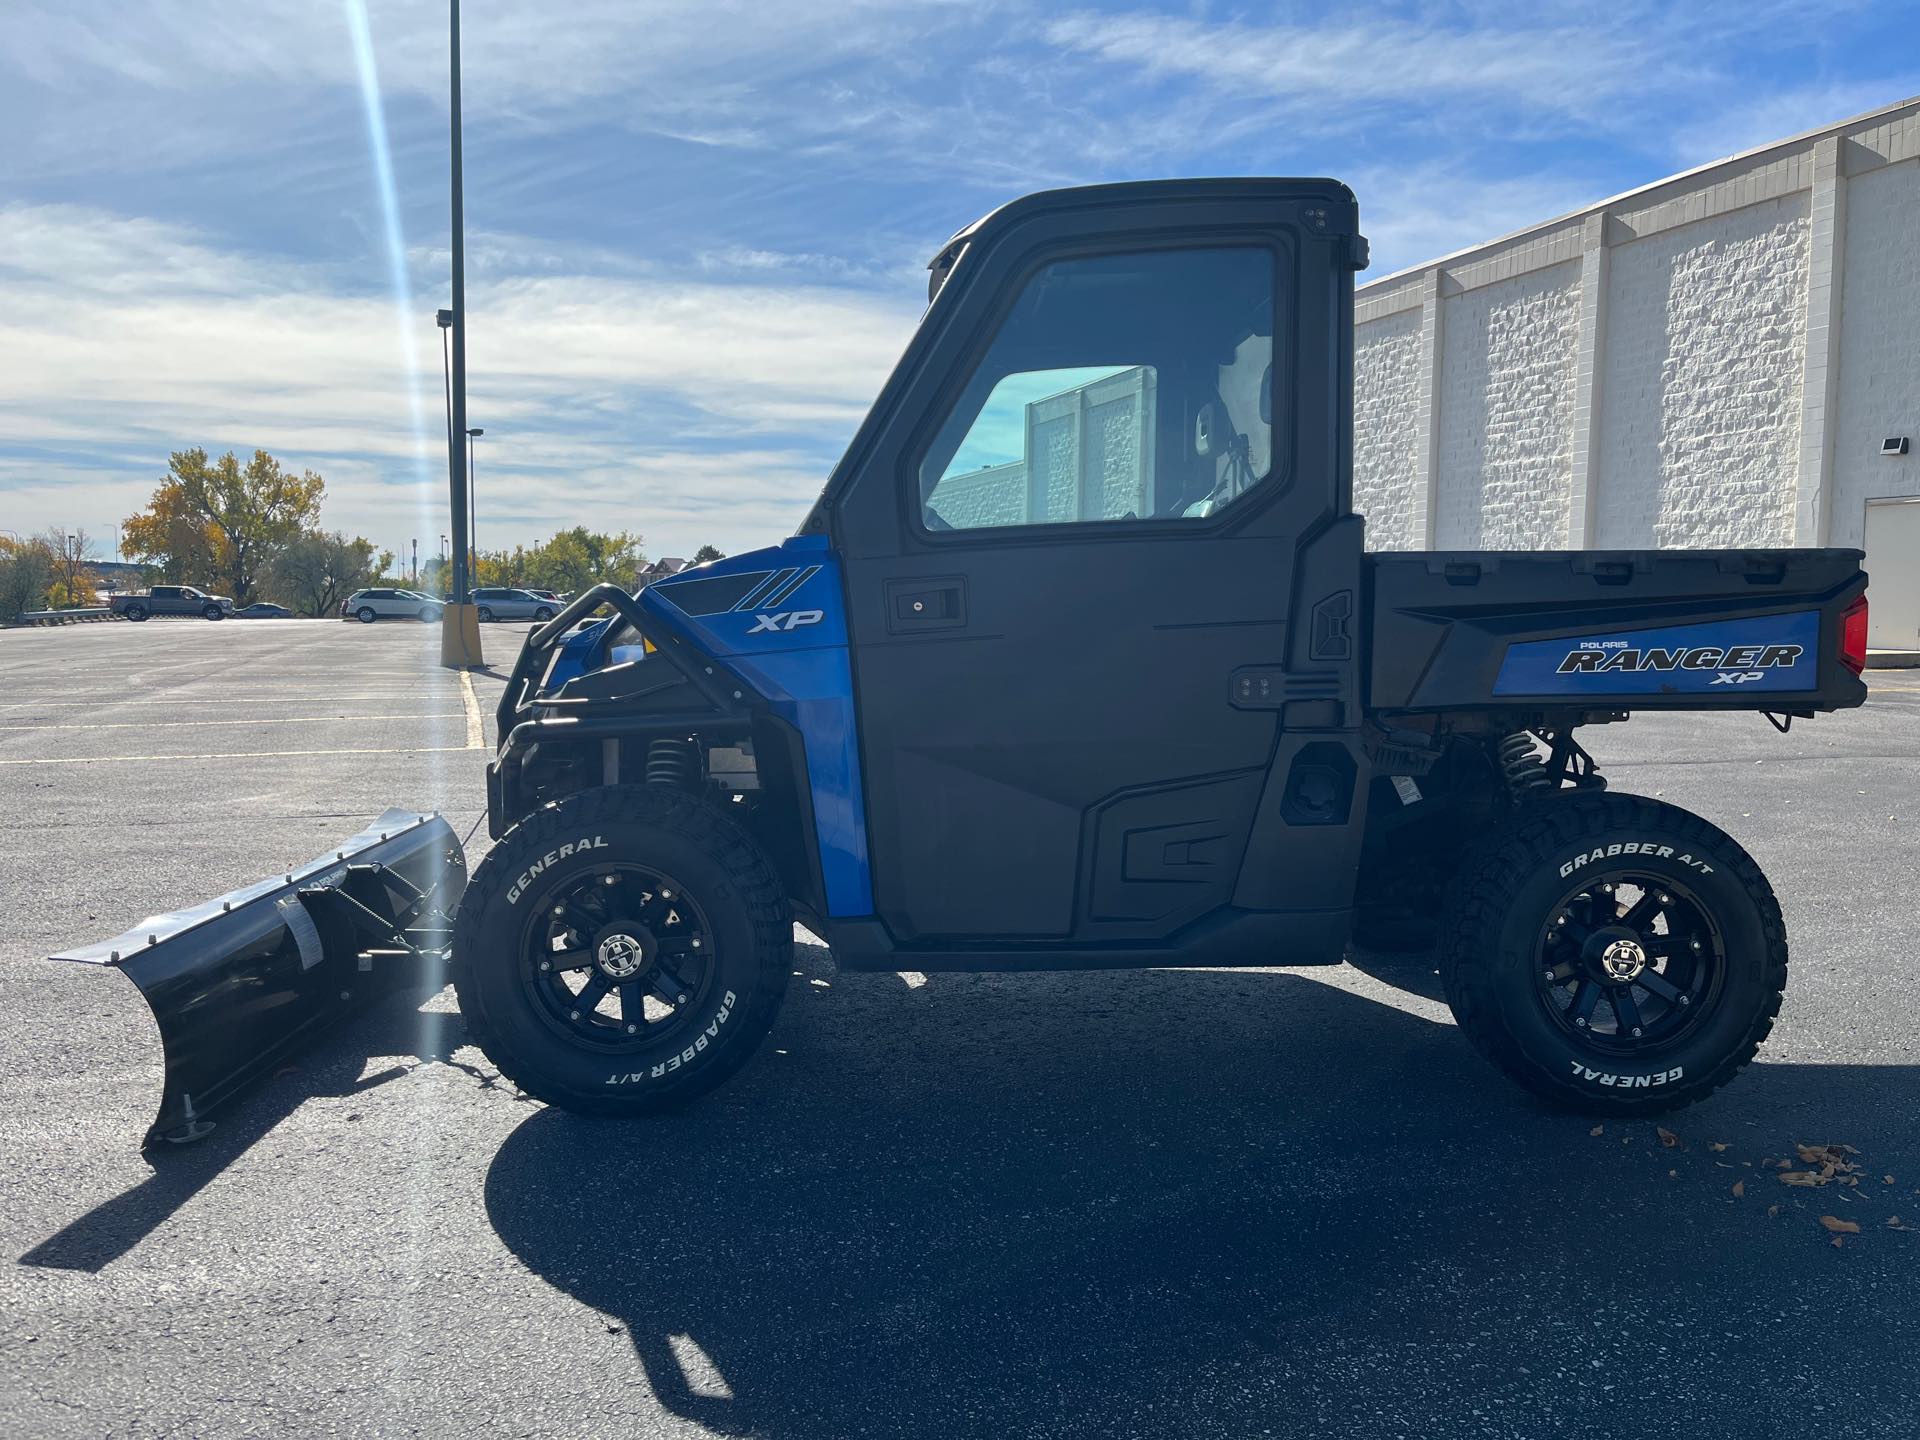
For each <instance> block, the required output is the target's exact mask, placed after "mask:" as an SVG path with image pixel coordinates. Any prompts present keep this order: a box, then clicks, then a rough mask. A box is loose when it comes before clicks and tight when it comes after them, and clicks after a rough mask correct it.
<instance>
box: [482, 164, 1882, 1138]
mask: <svg viewBox="0 0 1920 1440" xmlns="http://www.w3.org/2000/svg"><path fill="white" fill-rule="evenodd" d="M1365 263H1366V242H1365V240H1364V239H1362V237H1361V236H1360V234H1359V231H1358V229H1357V216H1356V210H1355V204H1354V198H1353V195H1352V194H1351V193H1350V192H1349V191H1348V190H1347V189H1346V187H1345V186H1343V185H1340V184H1337V183H1335V182H1333V181H1329V180H1215V181H1192V182H1168V183H1152V184H1130V185H1113V186H1102V187H1098V188H1092V189H1081V190H1067V191H1058V192H1053V193H1049V194H1040V195H1034V196H1031V197H1029V198H1027V199H1024V200H1021V201H1018V202H1016V203H1014V204H1012V205H1009V206H1007V207H1006V208H1004V209H1002V210H999V211H996V212H995V213H994V214H992V215H990V216H988V217H987V218H985V219H983V220H981V221H979V222H978V223H977V224H975V225H973V226H971V227H969V228H968V229H966V230H964V231H962V232H961V233H960V234H959V235H957V236H955V237H954V239H953V240H952V241H951V242H950V243H949V244H948V245H947V246H946V247H945V248H944V249H942V250H941V251H940V253H939V255H938V256H936V257H935V259H934V261H933V263H932V267H931V270H932V282H931V303H930V304H929V306H928V308H927V311H926V315H925V318H924V319H923V320H922V322H921V324H920V327H919V330H918V332H917V333H916V334H915V335H914V337H913V340H912V342H911V344H909V345H908V347H907V349H906V352H905V354H904V355H903V356H902V358H901V360H900V362H899V365H898V367H897V368H896V369H895V371H894V373H893V375H892V377H891V379H889V380H888V382H887V384H886V387H885V389H884V390H883V391H882V392H881V394H880V397H879V399H878V400H877V402H876V403H875V404H874V406H873V409H872V412H871V413H870V414H869V415H868V417H867V419H866V421H865V423H864V424H863V425H862V426H861V427H860V429H859V432H858V433H857V434H856V435H855V436H854V439H853V443H852V444H851V446H850V447H849V448H848V450H847V452H846V456H845V458H844V459H842V460H841V462H840V464H839V465H838V467H837V468H836V469H835V470H834V472H833V474H832V476H831V477H830V478H829V480H828V481H827V484H826V488H825V490H824V491H823V492H822V494H821V496H820V498H819V500H818V502H817V503H816V504H815V505H814V507H813V510H812V512H811V513H810V514H809V515H808V517H807V519H806V522H805V524H804V525H803V526H802V527H801V530H800V533H799V534H798V535H796V536H795V537H794V538H793V539H791V540H788V541H786V542H785V543H784V544H781V545H778V546H776V547H774V548H771V549H767V550H761V551H757V552H755V553H753V554H749V555H740V556H736V557H733V558H730V559H727V560H722V561H718V562H715V563H713V564H710V565H706V566H702V567H700V568H697V569H694V570H692V571H689V572H687V573H685V574H683V575H680V576H677V577H675V578H673V579H671V580H668V581H663V582H661V583H658V584H655V585H653V586H651V587H649V588H647V589H646V590H644V591H642V592H641V593H639V594H637V595H630V594H628V593H626V592H624V591H622V590H619V589H616V588H613V587H609V586H601V587H599V588H598V589H596V590H594V591H591V592H589V593H587V594H585V595H583V596H581V597H580V598H579V599H578V600H576V601H575V602H574V603H573V604H571V605H569V606H568V607H567V608H566V610H565V611H563V612H562V613H561V614H559V615H557V616H555V618H554V619H553V620H552V621H551V622H550V623H548V624H546V625H543V626H542V627H540V629H538V630H537V631H536V632H534V633H533V635H532V636H531V637H530V638H529V640H528V641H527V644H526V647H525V649H524V650H523V652H522V653H521V655H520V657H519V661H518V663H517V665H516V666H515V669H514V671H513V675H512V678H511V681H510V683H509V685H508V687H507V690H506V694H505V696H504V698H503V700H502V702H501V704H500V709H499V734H500V741H499V751H498V756H497V758H496V760H495V761H494V763H493V764H492V766H491V768H490V772H489V793H488V808H489V814H490V817H491V829H492V833H493V835H494V836H495V837H496V839H497V840H498V842H499V843H498V844H497V845H496V846H495V847H494V848H493V850H492V851H491V852H490V853H489V854H488V855H487V856H486V858H485V859H484V861H483V862H482V863H481V864H480V865H479V867H478V869H477V871H476V872H475V874H474V876H473V879H472V882H471V884H470V885H469V886H468V888H467V890H466V893H465V897H464V900H463V902H462V903H461V905H460V907H459V912H458V918H457V923H456V925H455V929H454V940H453V968H454V978H455V984H456V986H457V987H458V992H459V998H460V1005H461V1009H462V1011H463V1012H464V1014H465V1016H466V1018H467V1022H468V1024H469V1025H470V1026H471V1027H472V1032H473V1034H474V1036H475V1037H476V1039H477V1040H478V1041H479V1043H480V1044H481V1045H482V1046H483V1047H484V1049H485V1050H486V1052H487V1054H488V1055H489V1057H491V1059H492V1060H493V1062H494V1063H495V1064H496V1065H498V1066H499V1068H500V1070H501V1071H502V1072H503V1073H504V1074H505V1075H507V1076H509V1077H510V1078H511V1079H513V1080H514V1081H516V1082H518V1083H519V1084H520V1085H521V1086H522V1087H524V1088H525V1089H526V1090H527V1091H528V1092H529V1093H531V1094H533V1095H536V1096H538V1097H540V1098H542V1099H545V1100H548V1101H551V1102H553V1103H554V1104H557V1105H562V1106H565V1107H568V1108H570V1109H574V1110H580V1111H587V1112H592V1113H596V1114H638V1113H643V1112H651V1111H657V1110H660V1109H663V1108H666V1107H670V1106H675V1105H679V1104H681V1103H684V1102H685V1101H687V1100H689V1099H691V1098H692V1097H694V1096H696V1095H699V1094H701V1093H702V1092H704V1091H706V1090H709V1089H711V1088H712V1087H713V1086H715V1085H717V1084H719V1083H720V1082H721V1081H722V1080H724V1079H725V1078H726V1077H727V1076H728V1075H730V1074H731V1073H733V1072H734V1071H735V1070H736V1069H738V1068H739V1067H740V1066H741V1065H742V1064H743V1063H745V1061H746V1060H747V1058H748V1057H749V1056H750V1055H751V1054H752V1053H753V1050H754V1047H755V1046H756V1045H757V1044H758V1043H759V1041H760V1039H761V1037H762V1036H763V1035H764V1034H765V1033H766V1031H767V1028H768V1025H769V1024H770V1023H771V1021H772V1019H773V1017H774V1013H775V1010H776V1008H777V1007H778V1005H779V1003H780V998H781V993H782V991H783V989H784V988H785V986H786V983H787V977H788V974H789V971H790V969H791V947H792V926H793V922H794V920H795V919H796V918H797V919H799V920H800V921H802V922H804V924H805V925H806V926H807V927H808V928H809V929H810V930H812V931H814V932H816V933H817V934H818V935H820V936H821V937H822V938H823V939H825V940H826V942H827V943H828V944H829V945H830V946H831V947H832V950H833V953H834V955H835V957H836V959H837V960H838V962H839V964H840V965H841V966H843V967H846V968H851V969H864V970H918V971H927V970H941V969H966V970H983V969H992V970H1028V969H1055V968H1084V967H1113V968H1124V967H1130V966H1170V965H1190V966H1230V965H1318V964H1333V963H1335V962H1338V961H1339V960H1340V959H1341V958H1342V955H1343V953H1344V952H1345V949H1346V947H1347V945H1348V943H1349V940H1350V939H1353V938H1356V937H1357V938H1358V939H1360V940H1361V941H1363V942H1365V943H1369V944H1376V945H1378V944H1423V943H1432V942H1437V943H1438V947H1439V956H1440V964H1441V967H1442V972H1443V975H1444V978H1445V982H1446V987H1447V994H1448V998H1449V1002H1450V1004H1451V1006H1452V1008H1453V1013H1454V1015H1455V1017H1456V1018H1457V1019H1458V1021H1459V1024H1460V1027H1461V1029H1462V1030H1463V1031H1464V1032H1465V1033H1466V1035H1467V1037H1468V1039H1469V1040H1471V1041H1472V1042H1473V1043H1474V1044H1475V1045H1476V1046H1478V1047H1479V1048H1480V1049H1481V1050H1482V1051H1483V1052H1484V1053H1485V1054H1486V1056H1487V1057H1488V1058H1489V1059H1490V1060H1492V1061H1493V1062H1494V1063H1495V1064H1497V1065H1498V1066H1499V1067H1500V1068H1501V1069H1502V1070H1504V1071H1505V1072H1506V1073H1507V1074H1508V1075H1510V1076H1511V1077H1512V1078H1513V1079H1515V1080H1517V1081H1519V1082H1520V1083H1521V1084H1523V1085H1525V1086H1527V1087H1528V1088H1529V1089H1531V1090H1534V1091H1536V1092H1538V1093H1539V1094H1541V1095H1543V1096H1545V1097H1547V1098H1548V1099H1550V1100H1553V1101H1556V1102H1561V1103H1565V1104H1568V1105H1572V1106H1577V1107H1580V1108H1584V1109H1588V1110H1598V1111H1603V1112H1612V1113H1640V1112H1645V1111H1651V1110H1657V1109H1664V1108H1667V1107H1671V1106H1673V1105H1676V1104H1681V1103H1684V1102H1687V1101H1690V1100H1694V1099H1698V1098H1699V1097H1701V1096H1703V1095H1705V1094H1707V1093H1708V1092H1709V1091H1711V1090H1712V1089H1714V1088H1715V1087H1716V1086H1718V1085H1720V1084H1722V1083H1724V1082H1725V1081H1726V1080H1727V1079H1728V1078H1729V1077H1731V1076H1732V1075H1733V1074H1734V1073H1735V1071H1737V1070H1738V1069H1739V1068H1740V1067H1741V1066H1742V1065H1743V1064H1745V1063H1746V1061H1748V1060H1749V1059H1751V1058H1752V1056H1753V1055H1754V1053H1755V1050H1756V1048H1757V1047H1758V1046H1759V1044H1760V1042H1761V1041H1762V1039H1763V1038H1764V1037H1765V1036H1766V1034H1767V1031H1768V1029H1769V1027H1770V1026H1771V1024H1772V1021H1773V1017H1774V1015H1775V1013H1776V1011H1777V1010H1778V1007H1779V1004H1780V997H1781V989H1782V986H1783V985H1784V983H1785V980H1786V966H1787V941H1786V930H1785V927H1784V925H1783V922H1782V919H1781V913H1780V907H1779V905H1778V904H1777V903H1776V901H1775V899H1774V896H1773V894H1772V892H1771V890H1770V889H1769V888H1768V885H1767V882H1766V880H1765V879H1764V878H1763V877H1762V876H1761V874H1760V871H1759V870H1758V869H1757V868H1756V867H1755V865H1754V862H1753V861H1752V860H1751V859H1750V858H1749V857H1748V856H1747V854H1746V852H1745V851H1743V850H1742V849H1741V848H1740V846H1739V845H1738V844H1736V843H1735V842H1734V841H1733V840H1731V839H1730V838H1728V837H1727V836H1726V835H1725V834H1723V833H1721V831H1720V830H1718V829H1716V828H1715V827H1714V826H1713V825H1711V824H1709V823H1708V822H1707V821H1705V820H1702V819H1700V818H1698V817H1696V816H1693V815H1689V814H1687V813H1686V812H1684V811H1681V810H1678V809H1676V808H1674V807H1673V806H1670V805H1665V804H1662V803H1660V802H1658V801H1656V800H1650V799H1643V798H1639V797H1635V796H1630V795H1624V794H1619V793H1617V792H1609V791H1608V790H1607V789H1606V782H1605V780H1604V779H1603V777H1602V776H1601V774H1600V772H1599V769H1598V768H1597V767H1596V765H1595V763H1594V761H1593V759H1592V758H1591V757H1590V756H1589V755H1588V753H1587V751H1586V750H1585V749H1583V748H1582V745H1581V743H1580V740H1579V738H1578V736H1579V733H1580V730H1581V727H1583V726H1588V725H1596V724H1604V723H1611V722H1617V721H1621V720H1625V719H1626V718H1627V716H1628V713H1629V712H1630V711H1634V710H1700V711H1715V710H1743V711H1760V712H1763V713H1765V714H1767V715H1769V716H1770V717H1772V718H1773V719H1774V721H1775V723H1776V724H1777V725H1779V726H1780V728H1782V729H1784V728H1785V727H1786V725H1787V724H1789V723H1790V722H1791V719H1792V718H1794V717H1805V716H1809V715H1811V714H1813V713H1814V712H1817V711H1825V710H1834V709H1839V708H1843V707H1847V706H1853V705H1858V704H1860V703H1861V701H1862V700H1863V699H1864V698H1865V693H1866V692H1865V687H1864V686H1863V684H1862V683H1861V680H1860V675H1859V671H1860V669H1861V667H1862V664H1863V662H1864V644H1865V599H1864V594H1863V592H1864V589H1865V586H1866V577H1865V575H1864V574H1862V573H1861V571H1860V569H1859V562H1860V559H1861V556H1860V554H1859V552H1857V551H1852V550H1750V551H1690V552H1668V553H1661V552H1651V551H1618V552H1608V551H1586V552H1580V553H1500V554H1493V553H1472V554H1469V553H1455V552H1439V553H1413V554H1397V555H1391V554H1368V553H1367V551H1366V547H1365V545H1364V543H1363V538H1364V521H1363V519H1362V517H1361V516H1359V515H1356V514H1355V513H1354V512H1353V503H1352V495H1351V489H1350V468H1351V460H1352V455H1351V449H1352V445H1351V441H1352V337H1353V305H1352V298H1353V275H1354V272H1355V271H1357V270H1359V269H1361V268H1363V267H1364V265H1365ZM1783 403H1785V401H1784V399H1783ZM602 607H611V609H612V610H613V612H614V614H613V616H612V618H609V619H603V620H601V621H599V622H597V623H593V624H591V625H588V626H587V627H586V628H579V627H580V622H581V621H582V619H583V618H584V617H586V616H588V615H590V614H591V613H593V612H595V611H596V610H598V609H600V608H602ZM1115 983H1124V981H1116V982H1115Z"/></svg>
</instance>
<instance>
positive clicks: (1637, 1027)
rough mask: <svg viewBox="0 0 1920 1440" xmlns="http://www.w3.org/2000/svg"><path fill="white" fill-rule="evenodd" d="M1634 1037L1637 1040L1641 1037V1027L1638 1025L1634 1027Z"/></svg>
mask: <svg viewBox="0 0 1920 1440" xmlns="http://www.w3.org/2000/svg"><path fill="white" fill-rule="evenodd" d="M1633 1038H1634V1039H1636V1040H1638V1039H1639V1038H1640V1027H1639V1026H1638V1025H1636V1026H1634V1027H1633Z"/></svg>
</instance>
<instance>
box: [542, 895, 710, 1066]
mask: <svg viewBox="0 0 1920 1440" xmlns="http://www.w3.org/2000/svg"><path fill="white" fill-rule="evenodd" d="M521 956H522V960H521V983H522V985H523V987H524V988H525V990H526V992H527V994H528V996H529V998H530V999H531V1000H532V1001H533V1008H534V1011H535V1013H536V1014H538V1015H539V1016H540V1019H541V1020H542V1021H543V1022H544V1023H545V1024H546V1025H547V1026H548V1028H550V1029H552V1030H554V1031H555V1032H557V1033H558V1034H560V1035H562V1036H564V1037H565V1038H567V1039H568V1040H571V1041H573V1042H574V1043H576V1044H578V1045H582V1046H585V1047H587V1048H590V1049H593V1050H596V1051H600V1052H603V1053H615V1052H620V1051H628V1050H638V1049H642V1048H646V1047H651V1046H654V1045H657V1044H658V1043H660V1042H661V1041H663V1040H666V1039H668V1038H670V1037H677V1036H679V1035H680V1034H681V1033H682V1032H684V1031H687V1030H690V1029H692V1028H693V1027H694V1026H695V1025H696V1024H697V1023H698V1022H697V1021H696V1019H695V1017H696V1016H704V1015H705V1013H706V1011H705V1004H704V1002H705V1001H706V998H707V995H708V992H709V991H711V990H712V989H713V986H714V981H715V974H716V967H715V965H714V956H713V927H712V926H711V925H709V924H708V923H707V916H706V912H705V911H704V910H702V909H701V907H700V905H699V903H698V902H697V901H695V900H694V899H693V897H692V896H690V895H688V894H687V893H686V891H685V890H684V889H682V887H681V886H680V885H679V884H678V883H677V882H676V881H675V880H674V879H673V878H672V877H671V876H669V875H667V874H665V873H664V872H663V871H659V870H654V869H650V868H648V867H646V866H643V865H625V864H621V865H601V866H596V867H595V868H594V869H592V870H590V871H587V872H585V873H583V874H575V875H573V876H570V877H569V878H568V879H566V880H565V881H563V882H561V883H560V884H559V885H557V886H555V887H554V888H553V889H551V890H549V891H548V892H547V893H546V894H545V895H543V896H542V897H541V900H540V903H539V905H538V906H537V907H536V908H535V909H534V911H533V913H532V915H531V917H530V918H529V919H528V921H527V925H526V930H525V934H524V936H523V943H522V945H521Z"/></svg>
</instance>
